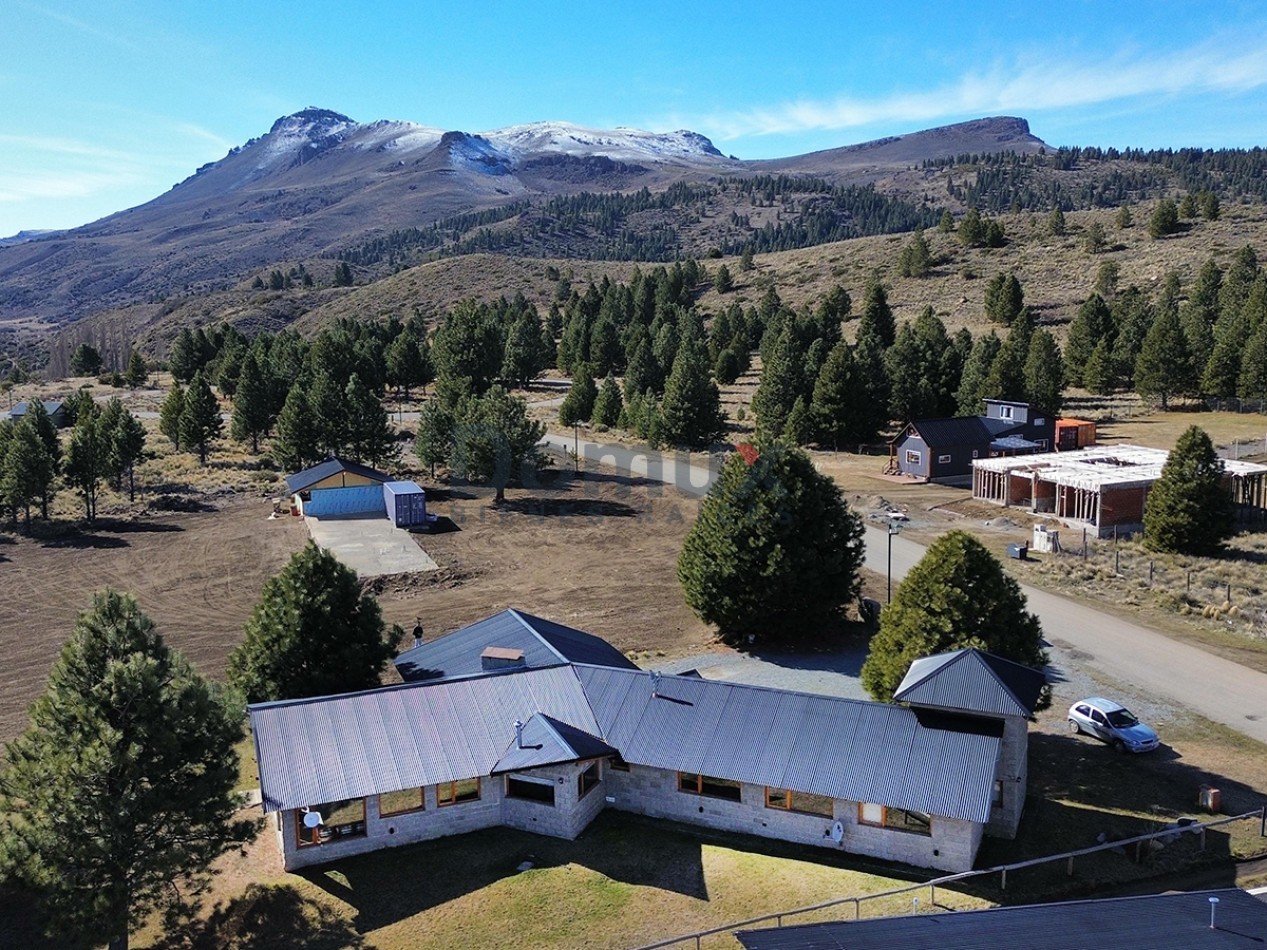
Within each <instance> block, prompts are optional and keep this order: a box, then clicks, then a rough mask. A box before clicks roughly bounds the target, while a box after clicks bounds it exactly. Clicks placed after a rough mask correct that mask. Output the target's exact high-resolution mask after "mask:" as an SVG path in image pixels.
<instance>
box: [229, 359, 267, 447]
mask: <svg viewBox="0 0 1267 950" xmlns="http://www.w3.org/2000/svg"><path fill="white" fill-rule="evenodd" d="M272 424H273V413H272V405H271V400H270V394H269V388H268V380H267V379H265V377H264V373H263V371H261V369H260V367H259V364H258V363H257V362H256V360H255V354H254V353H247V355H246V359H245V360H243V362H242V372H241V374H240V375H239V377H238V387H237V393H236V394H235V395H234V397H233V417H232V419H231V421H230V425H229V434H230V435H231V436H232V437H233V438H234V440H236V441H238V442H246V441H248V440H249V441H250V443H251V451H252V452H253V453H254V452H259V450H260V436H262V435H264V434H266V433H267V432H268V430H269V427H270V426H272Z"/></svg>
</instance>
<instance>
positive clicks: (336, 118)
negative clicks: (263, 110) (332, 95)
mask: <svg viewBox="0 0 1267 950" xmlns="http://www.w3.org/2000/svg"><path fill="white" fill-rule="evenodd" d="M359 127H360V126H359V125H358V124H357V123H356V122H354V121H353V120H351V119H349V118H348V117H347V116H345V115H341V114H340V113H338V112H331V111H330V110H329V109H318V108H315V107H313V108H308V109H304V110H303V111H302V112H296V113H295V114H294V115H287V116H282V117H281V118H280V119H278V120H277V121H276V122H274V123H273V127H272V128H271V129H269V130H268V134H267V135H265V136H264V137H263V138H261V139H259V140H258V142H256V143H254V144H255V147H256V149H257V152H256V155H255V167H256V169H257V170H260V171H264V170H266V169H268V168H271V167H273V166H275V165H277V164H280V163H281V162H283V161H296V160H298V161H303V160H304V159H306V158H308V157H310V156H311V155H315V154H317V153H319V152H324V151H325V150H326V149H329V148H333V147H334V146H335V145H338V144H339V143H340V142H342V141H343V139H344V138H345V137H346V136H347V133H348V132H350V131H352V130H355V129H357V128H359ZM305 153H306V154H305Z"/></svg>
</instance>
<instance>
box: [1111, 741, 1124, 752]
mask: <svg viewBox="0 0 1267 950" xmlns="http://www.w3.org/2000/svg"><path fill="white" fill-rule="evenodd" d="M1113 751H1114V752H1116V753H1117V754H1118V755H1122V754H1124V753H1125V752H1126V743H1125V742H1123V741H1122V740H1121V739H1117V740H1115V741H1114V742H1113Z"/></svg>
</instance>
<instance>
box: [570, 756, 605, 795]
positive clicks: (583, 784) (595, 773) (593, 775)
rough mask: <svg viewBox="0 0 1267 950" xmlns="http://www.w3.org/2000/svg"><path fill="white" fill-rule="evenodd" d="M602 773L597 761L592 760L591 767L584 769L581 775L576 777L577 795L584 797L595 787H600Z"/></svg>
mask: <svg viewBox="0 0 1267 950" xmlns="http://www.w3.org/2000/svg"><path fill="white" fill-rule="evenodd" d="M600 779H601V773H600V771H599V766H598V763H597V762H591V763H590V764H589V767H588V768H586V769H584V770H583V771H582V772H581V774H580V775H578V776H577V777H576V797H577V799H578V800H579V799H582V798H584V797H585V796H586V795H588V794H589V793H590V792H592V791H593V790H594V789H595V788H597V787H598V784H599V780H600Z"/></svg>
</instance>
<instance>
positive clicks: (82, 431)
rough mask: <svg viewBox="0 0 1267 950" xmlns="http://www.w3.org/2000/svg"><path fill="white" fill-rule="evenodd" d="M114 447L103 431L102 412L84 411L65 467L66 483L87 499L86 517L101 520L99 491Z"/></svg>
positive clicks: (77, 422) (72, 438)
mask: <svg viewBox="0 0 1267 950" xmlns="http://www.w3.org/2000/svg"><path fill="white" fill-rule="evenodd" d="M109 465H110V447H109V444H108V442H107V440H106V438H105V435H104V433H102V431H101V413H100V412H98V411H95V410H94V411H81V412H80V413H79V419H78V421H76V423H75V428H74V430H73V431H72V432H71V434H70V444H69V445H68V446H67V447H66V460H65V462H64V463H63V465H62V471H63V473H64V474H65V477H66V484H68V485H70V486H71V487H72V488H74V489H75V490H76V491H77V492H78V493H79V497H80V498H82V499H83V502H84V519H85V520H86V521H87V522H88V523H89V524H91V523H92V522H94V521H96V520H97V491H98V489H99V487H100V485H99V483H100V481H101V479H103V478H105V477H106V475H107V474H109Z"/></svg>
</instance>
